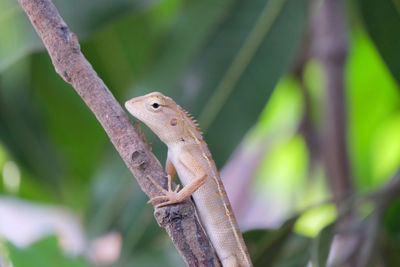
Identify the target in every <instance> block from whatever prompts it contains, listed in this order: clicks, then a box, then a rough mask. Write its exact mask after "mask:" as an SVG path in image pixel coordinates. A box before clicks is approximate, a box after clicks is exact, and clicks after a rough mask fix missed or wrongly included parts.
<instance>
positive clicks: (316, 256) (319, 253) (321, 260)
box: [311, 223, 335, 267]
mask: <svg viewBox="0 0 400 267" xmlns="http://www.w3.org/2000/svg"><path fill="white" fill-rule="evenodd" d="M334 235H335V224H334V223H331V224H329V225H328V226H326V227H325V228H324V229H322V230H321V231H320V232H319V234H318V236H317V237H316V238H315V239H314V240H313V242H312V248H311V250H312V252H311V255H312V263H313V266H315V267H324V266H327V260H328V256H329V251H330V248H331V244H332V240H333V237H334Z"/></svg>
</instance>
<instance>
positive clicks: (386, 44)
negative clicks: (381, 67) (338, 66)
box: [358, 0, 400, 83]
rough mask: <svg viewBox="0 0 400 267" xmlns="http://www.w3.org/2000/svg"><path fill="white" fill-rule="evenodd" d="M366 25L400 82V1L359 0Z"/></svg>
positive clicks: (394, 75)
mask: <svg viewBox="0 0 400 267" xmlns="http://www.w3.org/2000/svg"><path fill="white" fill-rule="evenodd" d="M358 4H359V6H360V10H361V15H362V17H363V19H364V22H365V26H366V28H367V30H368V32H369V34H370V35H371V38H372V40H373V41H374V43H375V44H376V47H377V48H378V50H379V53H380V54H381V56H382V58H383V60H384V61H385V63H386V64H387V66H388V67H389V70H390V71H391V73H392V75H393V77H394V78H395V79H396V81H397V82H398V83H399V82H400V53H399V47H400V1H398V0H380V1H375V0H359V1H358Z"/></svg>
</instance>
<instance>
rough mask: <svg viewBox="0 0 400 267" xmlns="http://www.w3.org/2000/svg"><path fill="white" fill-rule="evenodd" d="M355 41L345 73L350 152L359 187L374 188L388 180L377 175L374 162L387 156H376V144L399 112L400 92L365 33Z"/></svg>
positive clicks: (360, 34) (360, 33)
mask: <svg viewBox="0 0 400 267" xmlns="http://www.w3.org/2000/svg"><path fill="white" fill-rule="evenodd" d="M352 40H353V43H352V48H351V53H350V56H349V60H348V67H347V74H346V75H347V77H348V78H347V88H348V101H347V102H348V105H347V106H348V108H349V111H348V116H349V117H348V126H349V152H350V156H351V158H352V160H351V162H352V167H353V170H354V173H355V181H356V183H357V185H358V186H359V187H361V188H362V189H365V188H368V189H372V188H374V187H375V188H376V187H377V186H379V185H381V184H383V183H384V181H385V180H386V179H388V178H389V177H375V176H374V172H373V167H374V166H376V165H378V164H379V163H374V162H373V160H379V161H382V160H383V161H385V159H384V158H382V157H384V156H385V155H378V154H375V153H376V152H377V151H376V150H374V149H373V145H374V142H373V141H374V139H376V134H377V132H378V130H379V129H381V127H382V126H383V125H384V123H385V121H387V120H390V118H393V116H395V114H396V113H398V110H399V108H400V90H399V87H398V85H397V84H396V82H395V81H394V79H393V78H392V76H391V75H390V73H389V72H388V70H387V68H386V67H385V65H384V64H383V62H382V60H381V58H380V57H379V55H378V53H377V51H376V49H375V47H374V46H373V44H372V42H371V41H370V40H369V39H368V38H367V36H366V35H365V33H363V32H362V31H360V30H359V29H356V30H355V31H354V32H353V38H352ZM366 62H368V64H366ZM395 128H396V127H393V129H395ZM378 178H380V179H378Z"/></svg>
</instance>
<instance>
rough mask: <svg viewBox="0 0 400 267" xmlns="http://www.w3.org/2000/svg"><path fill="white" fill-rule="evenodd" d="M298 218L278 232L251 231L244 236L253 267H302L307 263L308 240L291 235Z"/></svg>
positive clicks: (291, 220) (292, 219) (294, 218)
mask: <svg viewBox="0 0 400 267" xmlns="http://www.w3.org/2000/svg"><path fill="white" fill-rule="evenodd" d="M298 218H299V216H298V215H296V216H294V217H292V218H290V219H288V220H287V221H286V222H285V223H283V225H282V226H281V227H280V229H278V230H252V231H248V232H246V233H245V234H244V239H245V241H246V244H247V247H248V249H249V252H250V255H251V258H252V261H253V263H254V266H302V265H305V264H306V263H307V261H308V260H309V255H308V252H307V250H308V248H307V246H308V243H309V241H310V239H308V238H306V237H302V236H299V235H296V234H294V233H293V227H294V225H295V223H296V221H297V219H298ZM299 244H301V245H300V246H299ZM300 259H301V260H300ZM290 262H293V264H294V265H291V264H289V263H290ZM302 263H304V264H302Z"/></svg>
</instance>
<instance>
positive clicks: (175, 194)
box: [147, 174, 207, 208]
mask: <svg viewBox="0 0 400 267" xmlns="http://www.w3.org/2000/svg"><path fill="white" fill-rule="evenodd" d="M147 178H149V180H150V181H151V182H152V183H153V184H154V185H155V186H156V187H157V188H158V189H159V190H160V191H161V192H162V193H163V194H164V195H163V196H157V197H153V198H152V199H150V200H149V201H148V202H147V203H153V202H155V201H159V200H166V202H163V203H160V204H158V205H156V207H157V208H160V207H164V206H167V205H171V204H176V203H179V202H182V201H183V200H185V199H186V198H188V197H190V196H191V195H192V194H193V193H194V192H195V191H196V190H197V189H198V188H199V187H200V186H202V185H203V184H204V183H205V181H206V180H207V175H206V174H204V175H202V176H201V177H198V178H196V179H194V180H193V181H191V182H190V183H189V184H187V185H186V186H185V187H184V188H182V190H181V191H178V190H179V185H178V186H177V187H176V188H175V190H172V186H171V183H172V179H171V176H170V175H168V190H165V189H164V188H162V187H161V186H160V185H159V184H158V183H157V182H156V181H154V179H153V178H152V177H151V176H148V177H147Z"/></svg>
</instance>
